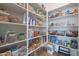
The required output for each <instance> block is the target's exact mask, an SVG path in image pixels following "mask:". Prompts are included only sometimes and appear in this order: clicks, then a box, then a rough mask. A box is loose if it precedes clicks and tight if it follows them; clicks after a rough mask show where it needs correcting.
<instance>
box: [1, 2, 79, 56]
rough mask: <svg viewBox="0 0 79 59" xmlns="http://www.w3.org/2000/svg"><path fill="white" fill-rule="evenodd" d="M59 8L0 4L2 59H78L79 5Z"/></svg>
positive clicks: (67, 5) (52, 5) (33, 4)
mask: <svg viewBox="0 0 79 59" xmlns="http://www.w3.org/2000/svg"><path fill="white" fill-rule="evenodd" d="M48 5H51V6H48ZM56 5H58V7H57V6H56ZM59 5H62V3H60V4H57V3H56V4H55V3H0V56H79V43H78V42H79V36H78V33H79V25H78V23H79V21H78V14H79V13H78V11H79V6H78V5H79V4H78V3H69V4H65V5H62V6H59ZM48 7H50V8H48ZM55 7H56V8H55ZM53 8H54V9H53ZM48 9H51V10H49V11H48Z"/></svg>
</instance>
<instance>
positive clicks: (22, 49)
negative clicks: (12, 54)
mask: <svg viewBox="0 0 79 59" xmlns="http://www.w3.org/2000/svg"><path fill="white" fill-rule="evenodd" d="M26 53H27V52H26V46H25V45H23V46H21V47H19V49H18V55H19V56H24V55H26Z"/></svg>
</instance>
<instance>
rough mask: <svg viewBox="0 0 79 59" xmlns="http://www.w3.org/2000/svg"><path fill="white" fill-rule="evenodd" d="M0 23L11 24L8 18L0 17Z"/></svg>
mask: <svg viewBox="0 0 79 59" xmlns="http://www.w3.org/2000/svg"><path fill="white" fill-rule="evenodd" d="M0 21H3V22H9V19H8V16H0Z"/></svg>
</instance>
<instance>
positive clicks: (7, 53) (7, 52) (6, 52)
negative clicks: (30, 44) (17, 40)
mask: <svg viewBox="0 0 79 59" xmlns="http://www.w3.org/2000/svg"><path fill="white" fill-rule="evenodd" d="M11 55H12V53H11V51H10V50H9V51H5V52H3V53H0V56H11Z"/></svg>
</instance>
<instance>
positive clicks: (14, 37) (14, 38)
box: [5, 31, 18, 43]
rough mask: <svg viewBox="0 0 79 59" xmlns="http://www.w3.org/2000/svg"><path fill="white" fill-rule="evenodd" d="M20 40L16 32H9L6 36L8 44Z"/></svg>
mask: <svg viewBox="0 0 79 59" xmlns="http://www.w3.org/2000/svg"><path fill="white" fill-rule="evenodd" d="M17 40H18V38H17V34H16V33H15V32H12V31H9V32H7V34H6V40H5V41H6V43H12V42H16V41H17Z"/></svg>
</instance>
